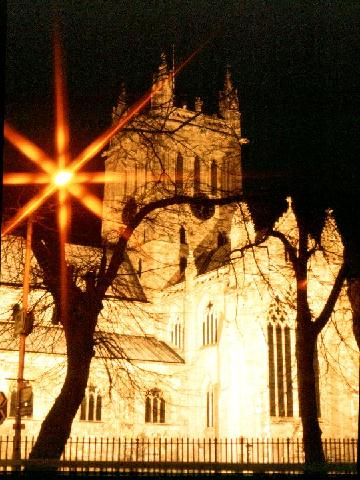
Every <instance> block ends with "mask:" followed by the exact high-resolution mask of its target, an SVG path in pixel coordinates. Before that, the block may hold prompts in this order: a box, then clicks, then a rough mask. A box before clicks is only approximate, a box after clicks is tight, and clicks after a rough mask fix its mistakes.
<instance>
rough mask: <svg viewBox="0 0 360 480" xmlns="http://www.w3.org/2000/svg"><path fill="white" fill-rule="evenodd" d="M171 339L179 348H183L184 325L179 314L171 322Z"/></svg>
mask: <svg viewBox="0 0 360 480" xmlns="http://www.w3.org/2000/svg"><path fill="white" fill-rule="evenodd" d="M170 341H171V343H172V344H173V345H175V346H176V347H177V348H183V346H184V326H183V322H182V321H181V318H180V315H179V314H177V315H176V317H175V318H174V319H173V320H172V322H171V324H170Z"/></svg>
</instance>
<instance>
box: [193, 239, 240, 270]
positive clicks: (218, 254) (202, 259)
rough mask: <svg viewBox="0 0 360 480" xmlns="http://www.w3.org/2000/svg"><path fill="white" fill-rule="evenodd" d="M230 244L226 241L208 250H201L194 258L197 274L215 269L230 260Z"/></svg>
mask: <svg viewBox="0 0 360 480" xmlns="http://www.w3.org/2000/svg"><path fill="white" fill-rule="evenodd" d="M230 254H231V246H230V243H226V244H225V245H222V246H221V247H218V248H214V249H212V250H210V251H207V252H203V253H201V254H200V255H198V256H197V257H196V258H195V265H196V268H197V272H198V275H203V274H204V273H208V272H211V271H213V270H217V269H218V268H220V267H223V266H224V265H226V264H227V263H229V261H230Z"/></svg>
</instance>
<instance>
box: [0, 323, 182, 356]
mask: <svg viewBox="0 0 360 480" xmlns="http://www.w3.org/2000/svg"><path fill="white" fill-rule="evenodd" d="M0 344H1V350H2V351H17V350H18V348H19V341H18V337H14V335H13V324H12V323H9V322H0ZM26 352H27V353H38V354H52V355H66V344H65V335H64V330H63V329H62V328H61V327H58V326H50V325H49V326H44V325H41V326H35V328H34V331H33V332H32V333H31V334H30V335H28V336H27V338H26ZM95 357H97V358H104V357H105V358H109V359H111V358H112V359H126V360H129V361H139V362H159V363H184V360H183V359H182V357H181V356H180V355H178V354H177V353H176V352H175V351H174V350H173V349H172V348H171V347H169V346H168V345H167V344H166V343H165V342H163V341H161V340H158V339H157V338H155V337H154V336H149V335H124V334H117V333H113V332H104V331H98V332H95Z"/></svg>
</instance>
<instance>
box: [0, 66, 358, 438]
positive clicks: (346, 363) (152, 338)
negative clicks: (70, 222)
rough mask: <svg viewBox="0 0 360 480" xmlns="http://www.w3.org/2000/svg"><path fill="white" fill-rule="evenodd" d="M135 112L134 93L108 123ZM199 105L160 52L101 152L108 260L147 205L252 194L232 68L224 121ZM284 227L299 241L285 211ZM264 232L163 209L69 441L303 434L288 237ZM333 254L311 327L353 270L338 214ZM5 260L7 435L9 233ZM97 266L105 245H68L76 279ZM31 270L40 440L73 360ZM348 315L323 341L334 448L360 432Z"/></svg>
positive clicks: (0, 374) (146, 227) (35, 427)
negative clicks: (189, 101) (262, 235)
mask: <svg viewBox="0 0 360 480" xmlns="http://www.w3.org/2000/svg"><path fill="white" fill-rule="evenodd" d="M169 73H170V75H169ZM127 108H128V106H127V104H126V95H125V90H124V89H123V90H122V92H121V94H120V97H119V100H118V103H117V105H116V107H114V110H113V114H112V115H113V121H114V122H117V121H118V119H119V118H121V117H122V116H123V115H126V112H127ZM203 108H204V106H203V101H202V100H201V98H199V97H197V98H196V99H195V101H194V105H191V106H190V105H186V104H185V103H184V104H181V105H175V97H174V79H173V77H172V75H171V72H169V70H168V67H167V64H166V60H165V58H164V57H162V60H161V65H160V67H159V70H158V72H157V73H156V74H155V75H154V81H153V87H152V97H151V104H150V105H149V107H148V108H147V109H146V110H144V111H143V112H141V113H140V114H139V115H138V116H137V117H135V119H134V120H132V121H131V123H130V124H128V125H127V126H126V127H125V128H124V129H123V130H121V131H120V132H119V133H117V134H116V135H115V137H114V138H113V139H112V140H111V142H110V145H109V146H108V148H107V150H106V151H105V152H104V153H103V156H104V158H105V172H106V176H107V177H108V182H107V183H106V184H105V191H104V199H103V222H102V237H103V242H104V245H106V247H107V249H108V254H109V255H110V254H111V249H112V245H113V242H114V241H115V240H116V238H117V235H118V233H119V231H121V229H122V228H123V225H124V223H126V221H127V220H128V219H129V218H131V216H132V215H134V213H135V212H136V211H138V210H139V209H140V208H142V207H143V206H144V205H148V204H149V203H150V202H158V201H161V200H164V199H167V198H171V197H173V196H174V195H177V196H179V197H182V196H186V195H195V196H196V197H197V198H199V200H201V197H203V198H204V197H207V198H210V199H211V198H219V199H221V198H226V197H227V196H229V195H238V194H241V191H242V163H241V155H242V149H243V148H244V144H246V143H248V141H247V139H246V138H244V137H243V136H242V132H241V114H240V110H239V101H238V96H237V92H236V90H235V89H234V87H233V84H232V79H231V74H230V71H229V70H227V72H226V75H225V83H224V88H223V90H222V91H221V92H220V96H219V109H218V114H216V115H207V114H206V113H204V111H203ZM245 148H249V147H245ZM274 228H276V229H278V230H279V231H281V232H283V233H284V234H286V235H287V237H288V238H289V239H290V241H291V242H293V244H296V239H297V225H296V219H295V216H294V214H293V211H292V208H291V202H290V200H289V202H288V210H287V211H286V212H284V214H283V216H282V217H281V218H279V219H278V221H277V224H276V225H275V227H274ZM257 234H258V233H257V232H255V230H254V225H253V222H252V219H251V215H250V213H249V209H248V207H247V205H246V204H245V203H243V202H240V203H233V204H231V205H225V204H224V205H217V206H207V205H205V204H204V203H201V202H200V201H199V202H198V203H194V204H192V205H188V204H186V203H184V204H180V205H168V206H166V208H158V209H156V210H154V211H153V212H152V213H150V214H149V215H148V216H147V217H146V218H145V219H144V221H143V222H142V223H141V224H140V225H139V227H138V228H137V229H136V230H135V232H134V235H133V236H132V237H131V238H130V240H129V246H128V249H127V258H126V261H125V262H124V264H123V265H122V267H121V270H120V271H119V274H118V277H117V279H116V281H115V282H114V285H113V286H112V288H111V291H109V292H107V296H106V299H105V300H104V309H103V311H102V313H101V317H100V318H99V324H98V330H97V332H96V346H95V351H96V354H95V357H94V359H93V362H92V365H91V372H90V378H89V384H88V389H87V394H86V397H85V398H84V401H83V403H82V405H81V408H80V409H79V412H78V414H77V416H76V418H75V420H74V423H73V429H72V435H73V436H85V437H87V436H97V437H101V436H102V437H113V436H124V437H183V438H185V437H192V438H194V437H196V438H198V437H199V438H210V437H218V438H225V437H226V438H238V437H258V438H264V437H274V438H276V437H283V438H285V437H290V438H293V437H301V421H300V417H299V406H298V394H297V374H296V360H295V315H296V310H295V306H294V305H295V304H294V301H295V286H296V285H295V279H294V273H293V270H292V267H291V264H290V262H289V259H288V258H287V257H286V255H285V251H284V247H283V245H282V243H281V242H280V241H279V240H277V239H275V238H268V239H266V240H265V241H264V242H263V243H261V244H260V245H258V246H253V247H252V248H246V246H249V245H250V244H253V243H254V242H255V238H256V235H257ZM322 244H323V247H324V248H323V250H321V251H320V250H319V251H318V252H316V253H315V255H313V256H312V257H311V260H310V262H309V303H310V308H311V311H312V313H313V315H314V316H315V315H317V314H318V313H319V312H320V311H321V308H322V306H323V305H324V302H325V300H326V298H327V296H328V295H329V292H330V289H331V286H332V282H333V280H334V278H335V275H336V273H337V271H338V269H339V266H340V264H341V260H342V245H341V239H340V237H339V235H338V233H337V231H336V225H335V223H334V220H333V219H332V217H331V212H329V216H328V220H327V223H326V227H325V229H324V233H323V238H322ZM2 249H3V252H2V273H1V285H0V292H1V311H0V338H1V343H0V391H2V392H4V393H5V395H6V396H7V399H8V405H7V418H6V419H5V420H4V422H3V423H2V425H1V426H0V434H1V435H12V434H13V424H14V413H15V401H16V377H17V365H18V351H17V349H18V338H17V337H16V336H14V332H13V323H12V308H13V305H14V304H15V303H21V283H22V274H23V257H24V241H23V240H22V239H20V238H14V237H11V238H10V237H9V238H7V239H4V241H3V242H2ZM100 255H101V251H100V250H97V249H95V248H90V247H86V246H81V245H68V246H67V258H68V261H69V262H71V263H73V264H74V265H75V268H76V269H77V272H78V278H79V282H81V281H85V280H82V279H83V278H84V277H85V275H86V273H87V271H89V269H90V266H91V265H94V264H98V260H99V257H100ZM31 275H32V285H33V287H32V290H31V295H30V303H31V305H32V306H33V308H34V313H35V324H34V329H33V331H32V333H30V334H29V335H28V337H27V339H26V356H25V379H26V380H27V381H28V384H29V385H31V386H32V392H33V396H32V399H31V409H30V410H29V411H28V415H27V416H25V417H24V418H23V423H24V424H25V429H24V430H23V434H24V435H29V436H32V435H34V436H36V434H37V432H38V431H39V428H40V425H41V422H42V420H43V418H44V416H45V414H46V413H47V411H48V410H49V408H50V406H51V405H52V403H53V401H54V399H55V398H56V395H57V394H58V393H59V391H60V388H61V386H62V381H63V378H64V373H65V364H66V356H65V341H64V335H63V332H62V329H61V327H60V326H59V325H58V324H55V323H53V317H52V313H51V308H50V307H49V306H51V298H50V297H49V294H48V293H47V292H46V291H45V290H44V289H43V288H42V287H41V272H40V270H39V268H38V267H37V264H36V261H35V259H34V258H32V270H31ZM48 307H49V308H48ZM351 318H352V317H351V310H350V304H349V302H348V299H347V296H346V291H345V289H344V290H343V291H342V293H341V295H340V298H339V300H338V302H337V304H336V308H335V310H334V312H333V315H332V317H331V320H330V322H329V323H328V325H327V326H326V327H325V328H324V330H323V332H322V334H321V335H320V338H319V341H318V346H317V353H318V358H317V362H316V366H315V367H316V372H317V387H318V388H317V393H318V405H319V420H320V425H321V429H322V432H323V436H324V437H356V435H357V406H358V386H357V375H358V352H357V347H356V343H355V340H354V338H353V336H352V331H351Z"/></svg>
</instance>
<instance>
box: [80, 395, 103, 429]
mask: <svg viewBox="0 0 360 480" xmlns="http://www.w3.org/2000/svg"><path fill="white" fill-rule="evenodd" d="M101 414H102V397H101V395H100V393H99V392H98V391H97V389H96V388H95V387H93V386H90V387H88V388H87V391H86V393H85V397H84V398H83V401H82V402H81V405H80V420H87V421H89V422H95V421H96V422H100V421H101Z"/></svg>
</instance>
